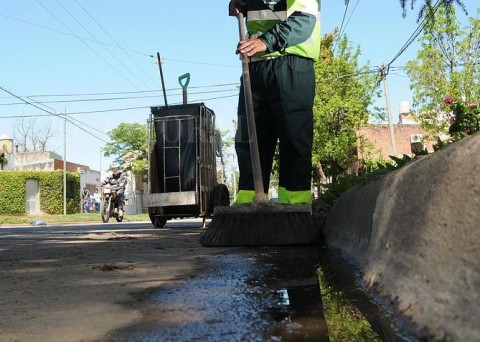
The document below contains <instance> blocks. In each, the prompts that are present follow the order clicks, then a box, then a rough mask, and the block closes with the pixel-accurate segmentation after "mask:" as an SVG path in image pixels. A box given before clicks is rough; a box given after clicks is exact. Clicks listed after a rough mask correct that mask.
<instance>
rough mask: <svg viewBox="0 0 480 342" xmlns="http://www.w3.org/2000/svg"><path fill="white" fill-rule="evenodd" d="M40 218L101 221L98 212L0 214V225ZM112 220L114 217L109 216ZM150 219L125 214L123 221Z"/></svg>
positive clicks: (57, 221) (56, 220)
mask: <svg viewBox="0 0 480 342" xmlns="http://www.w3.org/2000/svg"><path fill="white" fill-rule="evenodd" d="M37 218H40V219H42V220H43V221H45V222H47V223H82V222H102V219H101V217H100V214H71V215H33V216H30V215H0V226H1V225H10V224H30V222H32V221H33V220H35V219H37ZM110 220H114V221H115V219H114V218H110ZM133 221H150V218H149V217H148V214H135V215H128V214H126V215H125V218H124V220H123V222H133Z"/></svg>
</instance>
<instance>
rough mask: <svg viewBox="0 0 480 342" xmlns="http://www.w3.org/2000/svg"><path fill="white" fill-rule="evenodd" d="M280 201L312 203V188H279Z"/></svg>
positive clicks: (285, 202)
mask: <svg viewBox="0 0 480 342" xmlns="http://www.w3.org/2000/svg"><path fill="white" fill-rule="evenodd" d="M278 203H280V204H312V193H311V192H310V190H301V191H288V190H287V189H285V188H283V187H279V188H278Z"/></svg>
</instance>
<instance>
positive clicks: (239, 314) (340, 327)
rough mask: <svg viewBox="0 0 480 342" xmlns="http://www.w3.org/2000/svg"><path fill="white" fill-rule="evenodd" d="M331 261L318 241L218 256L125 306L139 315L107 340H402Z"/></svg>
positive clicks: (238, 251) (246, 250)
mask: <svg viewBox="0 0 480 342" xmlns="http://www.w3.org/2000/svg"><path fill="white" fill-rule="evenodd" d="M330 261H331V259H329V257H327V255H326V252H325V250H324V249H322V248H321V247H320V246H313V247H281V248H280V247H276V248H273V247H269V248H258V249H245V250H237V251H235V252H234V253H232V254H225V255H219V256H216V257H214V258H211V259H209V260H208V261H206V262H204V263H202V264H201V265H199V267H201V270H200V271H199V272H198V274H197V275H192V276H191V278H190V279H188V280H185V281H183V280H179V281H178V282H177V283H176V284H174V285H171V286H168V287H163V288H160V289H155V290H153V291H152V292H150V293H148V294H142V295H141V297H139V303H138V304H135V303H128V304H127V305H129V306H130V307H132V306H133V307H136V308H137V309H138V310H139V311H141V312H142V314H143V317H144V319H143V320H142V321H141V322H139V323H138V324H136V325H132V326H129V327H126V328H123V329H121V330H117V331H115V332H113V333H112V334H110V335H109V336H108V337H107V338H106V339H105V340H106V341H332V342H335V341H342V342H344V341H406V340H402V339H396V338H397V337H396V336H395V334H394V333H393V332H392V331H393V330H392V328H391V327H388V322H387V320H385V319H383V318H382V319H380V318H381V314H379V313H378V312H377V309H376V307H375V305H374V304H373V303H370V306H369V307H368V306H365V305H364V304H365V303H364V302H368V299H366V297H365V296H364V295H363V297H360V296H359V295H358V293H354V291H348V292H349V293H348V296H347V294H345V293H343V292H342V291H341V289H340V288H339V286H338V282H336V281H335V280H338V279H339V278H337V277H336V276H334V274H335V272H333V269H336V270H337V269H339V267H338V265H335V266H333V267H332V265H331V263H330ZM335 262H336V263H338V260H336V261H335ZM319 265H320V266H321V267H319ZM343 276H345V275H343ZM344 281H345V279H341V282H342V285H343V282H344ZM319 283H320V286H319ZM321 294H322V295H323V299H322V297H321ZM352 294H354V296H353V297H351V296H352ZM365 312H366V313H367V314H365ZM325 318H326V319H325ZM372 322H373V323H372ZM385 322H387V323H385Z"/></svg>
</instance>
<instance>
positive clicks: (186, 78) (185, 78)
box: [178, 72, 190, 105]
mask: <svg viewBox="0 0 480 342" xmlns="http://www.w3.org/2000/svg"><path fill="white" fill-rule="evenodd" d="M178 83H180V86H181V87H182V97H183V104H184V105H185V104H187V103H188V98H187V87H188V84H189V83H190V73H189V72H187V73H186V74H183V75H182V76H179V77H178Z"/></svg>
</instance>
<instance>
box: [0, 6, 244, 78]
mask: <svg viewBox="0 0 480 342" xmlns="http://www.w3.org/2000/svg"><path fill="white" fill-rule="evenodd" d="M0 16H1V17H4V18H7V19H11V20H15V21H18V22H21V23H24V24H28V25H32V26H36V27H39V28H41V29H44V30H48V31H52V32H55V33H58V34H62V35H66V36H70V37H74V38H77V39H80V40H83V41H86V42H90V43H95V44H100V45H105V46H108V47H113V48H116V49H121V50H123V51H124V52H130V53H134V54H137V55H141V56H146V57H150V58H154V57H155V56H154V55H153V54H150V53H145V52H140V51H135V50H132V49H129V48H125V47H121V46H117V45H113V44H109V43H105V42H100V41H95V40H93V39H89V38H85V37H82V36H79V35H77V34H75V33H72V32H71V33H68V32H65V31H61V30H57V29H54V28H51V27H47V26H44V25H40V24H37V23H33V22H31V21H28V20H24V19H20V18H16V17H12V16H9V15H6V14H2V13H0ZM162 59H163V60H165V61H172V62H180V63H189V64H198V65H208V66H216V67H225V68H235V69H238V68H239V66H238V65H227V64H218V63H207V62H200V61H190V60H184V59H177V58H164V57H162Z"/></svg>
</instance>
